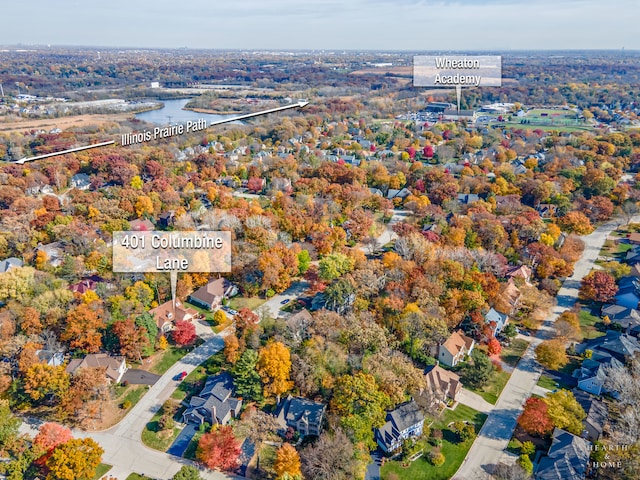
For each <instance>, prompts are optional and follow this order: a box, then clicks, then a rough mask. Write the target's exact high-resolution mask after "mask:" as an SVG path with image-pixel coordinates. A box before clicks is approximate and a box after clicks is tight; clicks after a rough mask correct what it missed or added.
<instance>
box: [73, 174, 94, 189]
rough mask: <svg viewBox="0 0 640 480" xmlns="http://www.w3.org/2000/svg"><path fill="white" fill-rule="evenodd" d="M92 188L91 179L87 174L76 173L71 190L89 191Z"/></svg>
mask: <svg viewBox="0 0 640 480" xmlns="http://www.w3.org/2000/svg"><path fill="white" fill-rule="evenodd" d="M89 187H91V179H90V178H89V175H87V174H86V173H76V174H75V175H74V176H73V177H71V188H77V189H78V190H89Z"/></svg>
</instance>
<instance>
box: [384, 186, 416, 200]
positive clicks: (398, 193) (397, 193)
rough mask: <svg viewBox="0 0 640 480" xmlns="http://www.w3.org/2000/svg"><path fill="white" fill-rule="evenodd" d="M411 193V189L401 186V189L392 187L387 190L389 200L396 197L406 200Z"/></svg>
mask: <svg viewBox="0 0 640 480" xmlns="http://www.w3.org/2000/svg"><path fill="white" fill-rule="evenodd" d="M409 195H411V191H410V190H409V189H408V188H401V189H400V190H398V189H396V188H390V189H389V190H387V198H388V199H389V200H393V199H394V198H399V199H401V200H404V199H405V198H407V197H408V196H409Z"/></svg>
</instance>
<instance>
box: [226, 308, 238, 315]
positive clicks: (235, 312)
mask: <svg viewBox="0 0 640 480" xmlns="http://www.w3.org/2000/svg"><path fill="white" fill-rule="evenodd" d="M227 312H229V313H230V314H231V315H237V314H238V311H237V310H234V309H233V308H230V309H229V310H227Z"/></svg>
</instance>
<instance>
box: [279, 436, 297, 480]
mask: <svg viewBox="0 0 640 480" xmlns="http://www.w3.org/2000/svg"><path fill="white" fill-rule="evenodd" d="M273 469H274V470H275V472H276V475H277V476H278V477H277V478H278V480H281V479H282V478H286V475H288V476H289V478H291V477H294V478H295V477H296V476H298V477H299V476H300V475H301V472H300V456H299V455H298V452H297V451H296V449H295V448H294V447H293V446H292V445H291V444H290V443H285V444H284V445H282V446H281V447H280V448H279V449H278V451H277V452H276V461H275V462H274V464H273Z"/></svg>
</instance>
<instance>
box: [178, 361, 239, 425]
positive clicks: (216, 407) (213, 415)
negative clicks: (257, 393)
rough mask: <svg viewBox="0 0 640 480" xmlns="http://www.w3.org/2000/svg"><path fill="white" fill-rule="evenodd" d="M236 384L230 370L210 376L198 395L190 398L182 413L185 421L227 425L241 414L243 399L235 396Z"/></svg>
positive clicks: (198, 423) (199, 423)
mask: <svg viewBox="0 0 640 480" xmlns="http://www.w3.org/2000/svg"><path fill="white" fill-rule="evenodd" d="M234 392H235V386H234V384H233V378H231V375H230V374H229V373H228V372H223V373H220V374H218V375H216V376H214V377H209V378H208V379H207V381H206V383H205V384H204V387H203V389H202V390H201V391H200V393H199V394H198V395H194V396H193V397H191V400H189V406H188V407H187V409H186V410H185V411H184V413H183V414H182V418H183V420H184V423H195V424H197V425H202V424H203V423H208V424H209V425H214V424H220V425H226V424H227V423H229V420H231V419H232V418H235V417H237V416H238V415H239V414H240V408H241V407H242V399H241V398H235V397H233V395H234Z"/></svg>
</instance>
